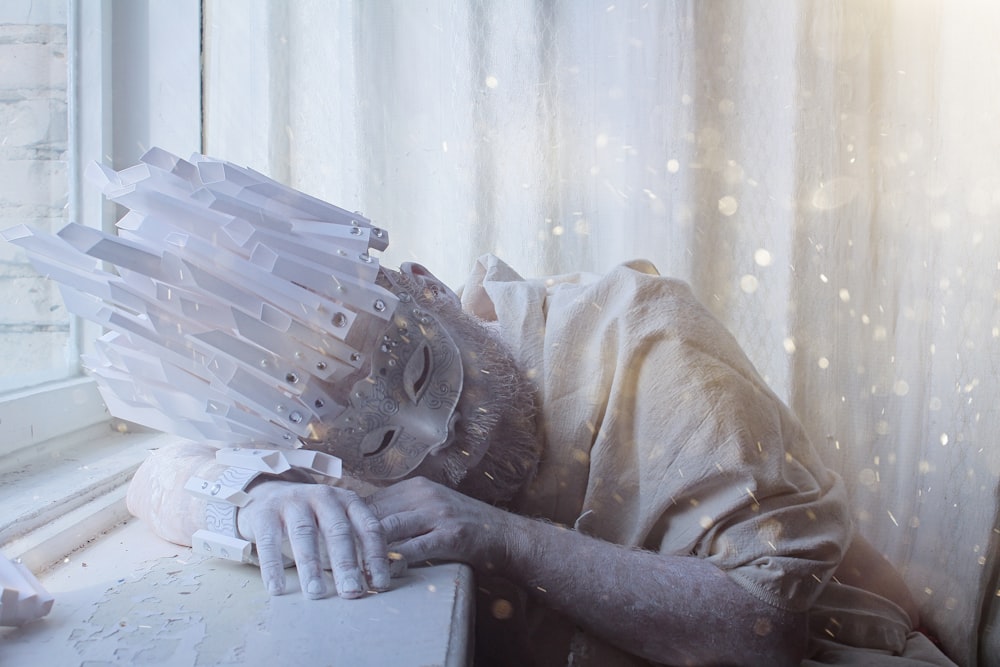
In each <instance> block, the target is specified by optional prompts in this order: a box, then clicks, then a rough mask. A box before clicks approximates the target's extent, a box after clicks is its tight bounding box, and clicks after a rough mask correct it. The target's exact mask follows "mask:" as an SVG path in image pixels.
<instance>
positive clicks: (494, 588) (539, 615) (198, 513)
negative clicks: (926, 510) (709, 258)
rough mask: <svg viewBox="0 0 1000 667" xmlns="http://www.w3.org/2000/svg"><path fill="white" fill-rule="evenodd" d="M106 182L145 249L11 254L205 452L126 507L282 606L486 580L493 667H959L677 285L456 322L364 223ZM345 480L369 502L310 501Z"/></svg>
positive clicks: (70, 232) (567, 279)
mask: <svg viewBox="0 0 1000 667" xmlns="http://www.w3.org/2000/svg"><path fill="white" fill-rule="evenodd" d="M102 178H103V179H104V182H105V191H106V193H108V194H109V196H110V197H111V198H113V199H115V201H118V202H119V203H123V204H125V205H127V206H129V207H131V208H132V209H133V212H132V213H130V214H129V216H126V218H125V219H123V221H122V222H121V223H119V226H120V227H121V229H122V235H123V238H120V239H119V238H116V237H111V236H108V235H102V234H100V233H98V232H94V231H92V230H90V231H88V230H84V229H79V228H76V227H73V226H69V227H67V229H66V230H63V231H62V232H60V234H59V238H51V239H50V238H45V237H43V236H41V235H38V234H31V233H27V232H24V231H23V230H22V231H19V232H17V233H15V234H12V235H8V238H10V239H11V240H14V241H15V242H18V243H21V244H22V245H24V246H25V247H27V248H28V249H29V250H31V251H32V252H34V253H36V255H37V257H36V259H38V261H39V262H40V265H41V266H42V267H44V268H45V270H46V271H48V272H49V273H50V274H51V275H53V276H54V277H55V278H56V279H57V280H60V281H61V282H62V283H63V285H62V286H63V287H64V288H65V290H64V291H65V293H66V295H67V296H68V297H69V298H68V299H67V302H68V304H69V305H70V307H71V308H73V309H75V311H76V312H79V313H81V314H83V315H84V316H86V317H90V318H91V319H95V320H97V321H99V322H101V323H102V324H104V325H105V326H108V327H109V328H111V329H112V332H111V334H109V335H108V336H105V337H104V338H102V340H101V343H100V345H99V346H98V355H97V357H96V358H94V359H91V360H89V361H88V363H89V365H90V368H91V370H92V372H93V373H94V374H95V375H96V376H97V377H98V378H99V380H100V381H101V385H102V391H103V392H104V395H105V398H106V400H107V401H108V403H109V407H111V409H112V410H113V411H115V412H116V413H117V414H119V416H123V417H128V418H133V419H136V420H138V421H142V422H143V423H147V424H149V425H153V426H157V427H162V428H164V430H173V431H175V432H177V433H179V434H181V435H185V436H187V437H188V441H186V442H180V443H178V444H177V445H174V446H171V447H168V448H164V449H162V450H160V451H157V452H154V453H153V454H152V455H151V456H150V457H149V458H148V459H147V461H146V462H145V463H144V464H143V465H142V466H141V467H140V469H139V471H138V472H137V473H136V476H135V479H134V480H133V482H132V484H131V486H130V489H129V494H128V503H129V508H130V510H131V511H132V512H133V513H134V514H136V515H137V516H139V517H141V518H143V519H144V520H146V521H148V522H149V523H150V525H151V526H152V527H153V529H154V530H155V531H156V532H157V533H158V534H160V535H161V536H163V537H164V538H166V539H168V540H172V541H174V542H177V543H180V544H194V546H195V547H196V549H197V550H198V551H200V552H203V553H212V554H219V555H222V556H224V557H229V558H235V559H237V560H253V561H255V562H258V563H259V565H260V570H261V576H262V578H263V581H264V584H265V585H266V586H267V588H268V590H269V591H270V592H271V593H273V594H281V593H283V592H284V590H283V586H284V581H285V578H284V571H283V570H284V567H285V564H286V562H289V561H287V560H286V556H287V557H289V558H290V559H291V560H292V561H294V564H295V565H296V567H297V569H298V576H299V581H300V584H301V589H302V591H303V593H304V594H305V595H307V596H308V597H312V598H321V597H324V596H325V595H327V590H326V585H325V583H324V577H323V572H322V570H323V568H324V567H325V566H327V565H328V566H329V568H330V569H331V570H332V574H333V580H334V584H335V587H336V591H337V594H339V595H340V596H342V597H344V598H356V597H360V596H362V595H364V594H365V593H366V591H368V590H375V591H385V590H387V589H389V587H390V556H393V555H394V554H396V555H398V556H397V557H401V558H403V559H405V560H406V561H407V562H408V563H411V564H413V565H419V564H420V563H423V562H425V561H432V560H457V561H461V562H465V563H468V564H469V565H471V566H472V567H473V568H474V569H475V571H476V572H477V575H478V588H479V589H480V591H481V592H482V595H481V598H482V599H480V600H479V605H478V618H477V630H478V637H477V647H478V649H479V656H478V657H479V658H480V662H482V664H489V663H490V662H492V663H494V664H517V665H530V664H537V665H556V664H572V665H630V664H645V663H646V662H647V661H648V662H653V663H662V664H696V665H709V664H752V665H779V664H793V665H794V664H799V663H801V662H802V661H803V659H804V658H807V656H808V658H809V660H810V661H811V662H810V661H807V662H806V663H805V664H822V663H827V664H830V663H834V664H851V663H852V662H853V664H879V661H880V660H883V661H889V662H892V661H893V660H896V661H897V662H898V660H899V659H898V658H893V657H890V656H891V654H897V655H902V656H905V657H904V658H903V661H904V662H906V661H907V660H909V661H910V662H913V661H924V662H926V663H928V664H949V663H948V662H947V660H946V659H945V658H944V657H943V656H941V655H940V654H939V653H937V652H936V650H935V649H934V648H933V646H931V645H930V644H929V642H927V640H926V638H924V637H923V636H922V635H920V634H919V633H914V632H913V631H912V630H913V627H914V625H915V623H916V618H915V616H916V614H915V611H914V610H913V604H912V601H911V600H909V597H908V594H907V592H906V588H905V586H904V585H903V584H902V582H901V581H900V580H899V578H898V575H896V573H895V572H894V571H893V570H892V568H891V567H889V565H888V564H887V563H886V562H885V561H884V560H882V559H881V558H880V557H879V556H878V555H877V554H875V552H874V550H872V549H871V547H870V546H869V545H868V544H867V543H866V542H864V541H863V540H855V541H854V543H853V546H852V547H851V548H850V549H848V545H849V544H851V540H852V529H851V525H850V514H849V512H848V510H847V507H846V499H845V493H844V488H843V485H842V483H841V481H840V480H839V479H838V478H837V476H836V475H834V474H833V473H831V472H830V471H828V470H827V469H826V468H825V467H824V466H823V465H822V463H821V462H820V460H819V458H818V457H817V455H816V453H815V451H814V450H813V449H812V447H811V445H810V444H809V442H808V440H807V438H806V437H805V434H804V432H803V430H802V428H801V426H800V425H799V424H798V422H797V421H796V420H795V419H794V417H793V416H792V415H791V413H790V411H789V410H788V409H787V407H785V406H784V405H783V404H782V403H781V401H780V400H778V398H777V397H776V396H775V395H774V394H773V393H772V392H771V391H770V390H769V389H768V388H767V387H766V386H765V385H764V383H763V381H762V380H761V378H760V377H759V375H758V374H757V373H756V371H755V370H754V369H753V368H752V366H751V364H750V363H749V361H748V360H747V359H746V357H745V356H744V355H743V353H742V352H741V351H740V349H739V347H738V345H737V344H736V342H735V340H734V339H733V338H732V337H731V336H730V335H729V334H728V333H727V332H726V331H725V330H724V328H723V327H722V326H721V325H720V324H719V323H718V322H717V321H716V320H714V319H713V318H712V317H711V315H710V314H709V313H708V312H707V311H706V310H705V309H704V308H703V307H702V306H700V305H699V304H698V303H697V301H696V300H695V299H694V297H693V295H692V294H691V291H690V290H689V289H688V287H687V286H686V285H684V284H683V283H680V282H678V281H674V280H670V279H666V278H662V277H660V276H659V275H657V274H656V272H655V270H654V269H653V267H652V266H650V265H649V264H648V263H644V262H635V263H632V264H629V265H623V266H620V267H618V268H616V269H614V270H613V271H611V272H610V273H609V274H607V275H606V276H603V277H592V276H583V275H571V276H562V277H557V278H552V279H549V280H534V281H526V280H523V279H522V278H521V277H520V276H518V275H517V274H516V273H515V272H514V271H513V270H512V269H511V268H510V267H508V266H506V265H505V264H503V263H502V262H501V261H499V260H498V259H496V258H494V257H489V256H488V257H484V258H483V259H481V260H480V261H479V263H478V264H477V266H476V268H475V271H474V273H473V276H472V278H471V279H470V281H469V283H468V285H467V287H466V288H465V290H464V291H463V293H462V295H461V297H459V295H458V294H456V293H455V292H453V291H451V290H450V289H448V288H447V287H446V286H445V285H443V284H442V283H441V282H440V281H439V280H437V279H436V278H435V277H434V276H433V274H432V273H430V272H429V271H428V270H426V269H425V268H423V267H421V266H419V265H417V264H405V265H403V266H402V267H400V269H399V270H398V271H395V270H391V269H386V268H378V267H377V264H374V263H373V261H372V257H371V255H370V253H369V251H368V249H369V248H371V247H376V248H379V247H384V242H385V239H384V238H383V233H382V231H381V230H376V229H375V228H372V227H370V225H368V224H367V223H366V222H365V221H364V220H363V219H362V218H360V216H357V215H353V214H347V213H346V212H344V211H342V210H340V209H336V210H334V208H335V207H330V206H329V205H326V204H324V203H322V202H317V201H315V200H311V199H309V198H306V197H305V196H304V195H301V193H295V192H294V191H290V190H288V189H287V188H282V187H281V186H279V185H277V184H275V183H273V182H272V181H269V180H268V179H265V178H263V177H261V176H259V175H256V174H253V173H252V172H248V171H246V170H240V169H238V168H235V167H233V166H232V165H226V164H224V163H218V162H216V161H212V160H209V159H207V158H203V157H201V156H196V157H195V158H194V159H193V160H192V161H191V162H186V161H183V160H178V159H177V158H174V157H173V156H169V155H167V154H164V153H163V152H162V151H155V150H154V151H152V152H151V154H150V155H148V156H145V157H144V158H143V165H140V166H139V167H137V168H135V169H133V170H126V171H123V172H119V173H117V174H116V173H114V172H110V171H109V170H105V172H104V174H103V176H102ZM359 243H360V244H361V245H360V246H359V245H358V244H359ZM380 243H381V245H379V244H380ZM373 244H374V245H373ZM324 249H325V250H324ZM81 255H82V256H83V257H82V258H81ZM98 260H99V261H100V262H112V263H114V264H115V265H116V266H117V267H118V270H117V272H116V273H115V274H107V273H104V272H103V269H102V268H101V267H100V265H99V263H95V262H97V261H98ZM78 290H82V291H83V292H85V294H84V295H83V296H81V295H80V294H78V293H77V291H78ZM202 441H210V442H211V443H212V444H202ZM291 441H297V444H298V445H300V446H301V447H302V448H301V449H295V448H294V445H286V444H285V443H286V442H291ZM241 442H246V443H248V444H253V445H254V447H257V448H258V449H253V448H251V449H239V448H237V449H232V448H228V447H223V448H221V449H220V448H219V446H218V445H219V444H220V443H221V444H227V443H228V444H234V443H237V444H238V443H241ZM260 443H265V444H267V443H271V444H272V445H273V446H274V447H277V449H273V450H272V449H268V450H261V449H259V447H260V446H261V445H260ZM329 455H334V456H336V457H338V458H339V459H340V460H341V461H342V462H343V465H344V467H345V468H346V470H347V471H348V473H350V475H349V477H350V478H352V479H353V484H352V483H350V480H348V482H349V483H348V484H346V485H340V486H334V485H327V484H318V483H316V481H317V480H316V477H315V473H322V474H325V475H331V474H332V475H335V472H336V471H335V468H334V467H331V466H332V462H333V461H335V460H334V459H330V458H329ZM357 482H363V483H370V484H369V485H368V486H365V487H364V488H361V486H359V485H358V484H356V483H357ZM351 485H354V486H357V487H358V488H355V489H354V490H351V489H349V488H348V486H351ZM286 541H287V543H288V545H289V551H290V553H289V554H286V553H285V549H284V544H285V542H286ZM251 544H252V545H253V546H252V549H251ZM252 551H253V552H252ZM838 568H839V569H838ZM835 573H836V578H837V579H835V578H834V575H835ZM810 626H811V627H810ZM810 633H811V635H810ZM900 664H901V663H900Z"/></svg>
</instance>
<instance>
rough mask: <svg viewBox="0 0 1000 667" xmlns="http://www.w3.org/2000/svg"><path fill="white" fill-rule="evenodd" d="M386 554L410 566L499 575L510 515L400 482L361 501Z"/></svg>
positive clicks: (420, 482)
mask: <svg viewBox="0 0 1000 667" xmlns="http://www.w3.org/2000/svg"><path fill="white" fill-rule="evenodd" d="M367 501H368V505H369V507H370V508H371V509H372V511H373V512H374V513H375V516H377V517H378V518H379V519H380V520H381V522H382V530H383V531H384V533H385V539H386V541H387V542H388V543H389V545H390V547H391V549H392V551H394V552H397V553H399V554H400V555H402V556H403V558H404V559H405V560H406V561H407V562H408V563H410V564H416V563H421V562H423V561H429V560H451V561H460V562H463V563H468V564H469V565H472V566H473V567H475V568H478V569H482V570H490V571H492V570H495V569H501V568H502V567H503V565H504V564H503V563H502V562H500V561H501V560H502V559H504V558H505V556H506V553H507V540H508V539H510V535H511V532H512V531H510V530H509V518H510V515H509V514H508V513H507V512H504V511H503V510H499V509H497V508H495V507H493V506H491V505H487V504H486V503H483V502H480V501H478V500H475V499H473V498H470V497H468V496H465V495H463V494H461V493H459V492H458V491H454V490H452V489H449V488H448V487H446V486H442V485H440V484H436V483H434V482H431V481H429V480H427V479H424V478H423V477H416V478H413V479H407V480H403V481H402V482H398V483H396V484H393V485H392V486H390V487H387V488H384V489H380V490H379V491H377V492H375V493H374V494H372V495H371V496H369V497H368V498H367Z"/></svg>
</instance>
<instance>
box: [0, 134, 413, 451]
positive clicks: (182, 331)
mask: <svg viewBox="0 0 1000 667" xmlns="http://www.w3.org/2000/svg"><path fill="white" fill-rule="evenodd" d="M87 177H88V178H89V179H91V180H94V181H96V182H97V183H99V184H100V185H101V187H102V188H103V191H104V194H105V196H106V197H107V198H108V199H110V200H112V201H115V202H117V203H119V204H121V205H123V206H125V207H127V208H129V209H130V212H129V213H127V214H126V215H125V216H124V217H123V218H122V219H121V220H120V221H119V222H118V229H119V234H118V236H114V235H109V234H106V233H103V232H101V231H99V230H96V229H92V228H89V227H84V226H81V225H78V224H75V223H70V224H69V225H67V226H66V227H64V228H63V229H62V230H60V231H59V232H58V234H57V235H55V236H53V235H51V234H46V233H42V232H38V231H36V230H32V229H30V228H28V227H25V226H23V225H22V226H19V227H14V228H12V229H9V230H7V231H5V232H4V237H5V238H7V240H9V241H11V242H12V243H15V244H17V245H19V246H22V247H23V248H24V249H25V250H26V251H27V252H28V255H29V257H30V259H31V262H32V265H33V266H34V267H35V269H36V270H37V271H39V272H40V273H43V274H48V275H49V276H50V277H51V278H52V279H54V280H56V281H57V282H58V283H59V287H60V291H61V292H62V295H63V298H64V301H65V303H66V307H67V308H68V309H69V310H70V312H72V313H74V314H76V315H78V316H80V317H83V318H85V319H88V320H92V321H94V322H97V323H99V324H101V325H103V326H104V327H106V328H107V329H108V330H109V332H108V333H107V334H105V335H104V336H102V337H101V338H100V339H98V343H97V346H96V353H95V354H93V355H90V356H87V357H84V364H85V366H86V367H87V368H88V370H89V371H90V372H91V373H92V374H93V375H94V376H95V377H96V378H97V380H98V384H99V386H100V389H101V393H102V396H103V398H104V400H105V402H106V403H107V405H108V409H109V410H110V411H111V413H112V414H113V415H115V416H116V417H120V418H122V419H127V420H130V421H133V422H136V423H139V424H143V425H146V426H149V427H151V428H154V429H157V430H162V431H166V432H170V433H176V434H178V435H181V436H183V437H188V438H192V439H197V440H200V441H213V442H217V443H220V444H230V445H232V444H253V445H257V446H265V445H266V446H278V447H298V446H300V445H301V443H302V441H303V440H306V441H308V440H313V439H315V438H316V437H318V435H317V431H318V430H319V429H318V427H319V425H320V424H321V423H322V422H323V421H324V420H329V419H334V418H336V416H337V415H338V414H340V413H341V412H343V411H344V409H345V407H346V406H345V405H342V404H340V403H338V402H337V401H336V400H335V399H334V398H333V396H331V392H330V388H331V387H332V386H333V383H336V382H337V381H339V380H342V379H343V378H345V377H346V376H348V375H349V374H351V373H353V372H354V371H355V370H357V369H359V368H362V367H363V366H365V364H366V361H367V359H366V354H367V350H368V349H369V348H370V347H371V345H370V342H371V340H372V337H373V336H375V335H377V334H378V332H380V331H382V330H383V329H385V327H386V326H387V322H389V321H390V318H391V317H392V315H393V313H394V311H395V309H396V306H397V304H398V298H397V297H396V296H395V295H394V294H392V293H391V292H389V291H388V290H386V289H383V288H382V287H380V286H378V285H376V284H375V279H376V276H377V275H378V271H379V265H378V261H377V260H376V259H375V257H373V255H372V251H373V250H377V251H381V250H384V249H385V247H386V246H387V244H388V235H387V234H386V233H385V232H384V231H383V230H382V229H379V228H377V227H373V226H372V224H371V222H370V221H369V220H368V219H366V218H364V217H363V216H361V215H359V214H357V213H350V212H348V211H346V210H344V209H341V208H338V207H336V206H332V205H330V204H327V203H325V202H322V201H320V200H318V199H315V198H313V197H310V196H308V195H305V194H303V193H301V192H298V191H296V190H294V189H292V188H289V187H286V186H284V185H281V184H280V183H277V182H276V181H273V180H271V179H269V178H267V177H265V176H263V175H261V174H259V173H256V172H254V171H252V170H249V169H244V168H241V167H238V166H235V165H233V164H230V163H228V162H224V161H219V160H214V159H211V158H207V157H205V156H202V155H195V156H193V157H192V158H191V159H190V161H186V160H182V159H180V158H177V157H176V156H173V155H171V154H170V153H167V152H166V151H163V150H161V149H157V148H154V149H152V150H150V151H149V152H147V153H146V154H145V155H144V156H143V157H142V158H141V163H140V164H138V165H136V166H134V167H130V168H128V169H124V170H122V171H119V172H115V171H114V170H112V169H109V168H107V167H105V166H102V165H97V164H92V165H90V167H89V168H88V170H87ZM106 265H109V267H110V269H111V270H105V269H104V268H103V266H106ZM366 342H367V343H368V345H365V343H366Z"/></svg>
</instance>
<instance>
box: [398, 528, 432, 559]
mask: <svg viewBox="0 0 1000 667" xmlns="http://www.w3.org/2000/svg"><path fill="white" fill-rule="evenodd" d="M390 544H391V545H392V550H393V551H394V552H395V553H398V554H399V555H400V556H402V558H403V560H404V561H405V562H406V563H407V564H411V565H420V564H421V563H424V562H426V561H431V560H434V558H436V556H435V555H434V538H433V537H432V536H431V535H429V534H424V535H418V536H416V537H414V538H412V539H406V540H402V541H400V542H390Z"/></svg>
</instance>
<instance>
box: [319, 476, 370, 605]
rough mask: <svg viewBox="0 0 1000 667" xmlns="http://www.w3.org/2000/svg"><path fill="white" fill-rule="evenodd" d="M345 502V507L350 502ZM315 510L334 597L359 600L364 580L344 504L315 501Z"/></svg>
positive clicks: (331, 499)
mask: <svg viewBox="0 0 1000 667" xmlns="http://www.w3.org/2000/svg"><path fill="white" fill-rule="evenodd" d="M331 491H332V489H331ZM351 495H353V494H351ZM346 502H347V503H348V504H349V503H350V502H351V501H350V500H347V501H346ZM315 509H316V515H317V517H318V518H319V525H320V527H321V532H322V539H323V543H324V544H325V545H326V552H327V554H328V555H329V557H330V569H331V570H332V571H333V581H334V583H335V584H336V586H337V594H338V595H340V597H343V598H357V597H361V596H362V595H364V593H365V585H364V579H363V578H362V576H361V568H359V567H358V557H357V552H356V551H355V548H354V529H353V527H352V526H351V522H350V520H349V519H348V518H347V511H346V510H345V508H344V505H343V504H342V503H341V501H340V500H339V499H337V498H336V497H332V498H329V499H325V500H324V501H322V502H318V503H317V504H316V508H315Z"/></svg>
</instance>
